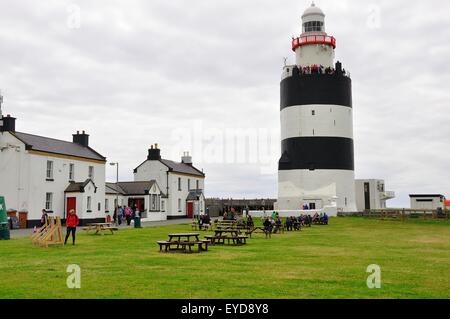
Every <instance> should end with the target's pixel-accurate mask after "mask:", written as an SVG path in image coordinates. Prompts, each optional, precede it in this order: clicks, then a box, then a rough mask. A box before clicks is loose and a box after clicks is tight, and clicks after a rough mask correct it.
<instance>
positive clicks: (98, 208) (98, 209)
mask: <svg viewBox="0 0 450 319" xmlns="http://www.w3.org/2000/svg"><path fill="white" fill-rule="evenodd" d="M101 210H102V203H100V202H99V203H98V205H97V211H101Z"/></svg>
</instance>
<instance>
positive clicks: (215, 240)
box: [205, 235, 227, 245]
mask: <svg viewBox="0 0 450 319" xmlns="http://www.w3.org/2000/svg"><path fill="white" fill-rule="evenodd" d="M205 238H206V239H207V240H209V241H210V243H211V245H224V244H225V239H226V238H227V236H214V235H211V236H205Z"/></svg>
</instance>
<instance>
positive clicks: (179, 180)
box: [178, 177, 181, 191]
mask: <svg viewBox="0 0 450 319" xmlns="http://www.w3.org/2000/svg"><path fill="white" fill-rule="evenodd" d="M178 190H179V191H181V177H178Z"/></svg>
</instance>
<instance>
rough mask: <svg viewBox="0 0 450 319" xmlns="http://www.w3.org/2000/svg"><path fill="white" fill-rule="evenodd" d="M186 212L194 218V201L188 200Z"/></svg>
mask: <svg viewBox="0 0 450 319" xmlns="http://www.w3.org/2000/svg"><path fill="white" fill-rule="evenodd" d="M186 213H187V216H188V217H189V218H192V216H193V215H194V203H193V202H188V203H187V204H186Z"/></svg>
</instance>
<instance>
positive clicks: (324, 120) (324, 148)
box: [276, 3, 356, 211]
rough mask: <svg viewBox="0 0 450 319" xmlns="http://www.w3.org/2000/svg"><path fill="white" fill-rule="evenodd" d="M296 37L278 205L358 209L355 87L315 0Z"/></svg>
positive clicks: (286, 91)
mask: <svg viewBox="0 0 450 319" xmlns="http://www.w3.org/2000/svg"><path fill="white" fill-rule="evenodd" d="M302 29H303V32H302V34H301V35H300V36H299V37H298V38H294V39H293V40H292V49H293V51H294V52H295V55H296V64H295V65H292V66H285V67H284V69H283V75H282V81H281V154H282V156H281V159H280V161H279V169H278V202H277V205H276V207H277V209H278V210H298V209H300V208H301V207H302V206H303V205H304V204H307V205H308V207H309V208H316V209H321V208H324V207H326V206H328V207H333V206H336V207H337V210H342V211H356V205H355V174H354V156H353V114H352V89H351V79H350V77H349V74H346V73H345V71H344V70H343V69H342V65H341V63H339V62H337V63H336V64H334V50H335V48H336V39H335V38H334V37H332V36H329V35H327V33H326V32H325V14H324V13H323V12H322V10H321V9H320V8H318V7H316V6H315V5H314V3H313V4H312V5H311V7H309V8H308V9H306V11H305V12H304V14H303V16H302Z"/></svg>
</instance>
